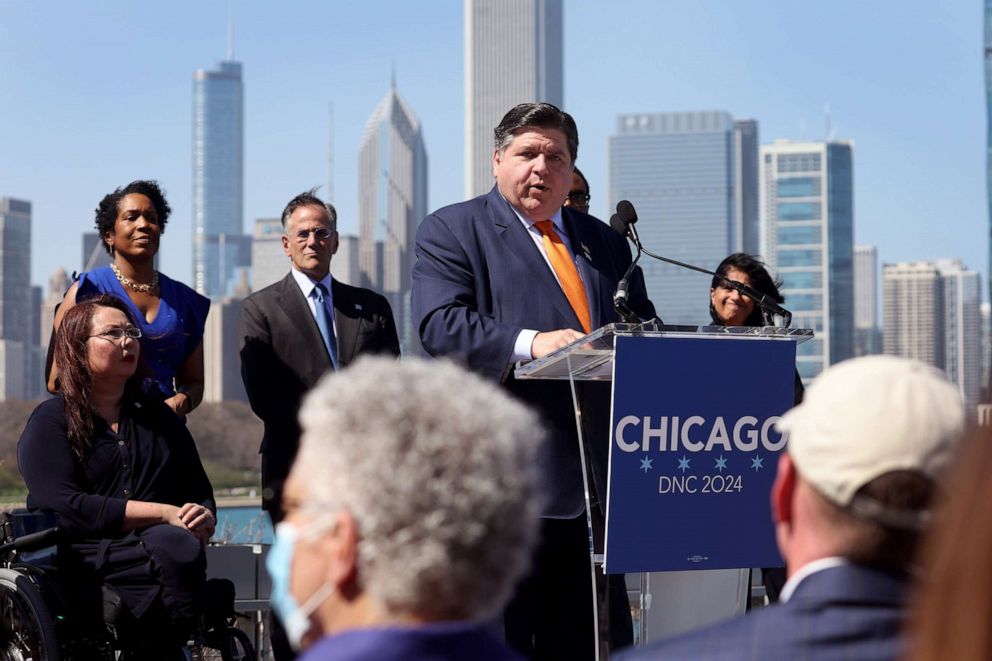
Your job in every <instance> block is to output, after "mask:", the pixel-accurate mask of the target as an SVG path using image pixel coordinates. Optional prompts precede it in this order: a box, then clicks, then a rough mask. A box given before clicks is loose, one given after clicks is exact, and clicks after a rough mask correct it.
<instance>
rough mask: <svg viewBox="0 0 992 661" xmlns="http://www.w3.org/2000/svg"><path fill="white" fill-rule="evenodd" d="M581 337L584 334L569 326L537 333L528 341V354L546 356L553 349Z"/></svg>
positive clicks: (537, 356) (535, 356)
mask: <svg viewBox="0 0 992 661" xmlns="http://www.w3.org/2000/svg"><path fill="white" fill-rule="evenodd" d="M581 337H585V334H584V333H580V332H579V331H577V330H572V329H571V328H563V329H561V330H555V331H547V332H546V333H538V334H537V335H535V336H534V341H533V342H531V343H530V355H531V356H532V357H534V358H541V357H542V356H547V355H548V354H549V353H551V352H552V351H554V350H555V349H561V348H562V347H563V346H566V345H568V344H571V343H572V342H575V341H576V340H578V339H579V338H581Z"/></svg>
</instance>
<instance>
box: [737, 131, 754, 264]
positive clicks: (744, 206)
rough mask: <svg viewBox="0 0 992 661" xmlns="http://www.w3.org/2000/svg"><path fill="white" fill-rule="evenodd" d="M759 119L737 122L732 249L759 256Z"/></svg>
mask: <svg viewBox="0 0 992 661" xmlns="http://www.w3.org/2000/svg"><path fill="white" fill-rule="evenodd" d="M760 144H761V143H760V141H759V138H758V122H757V120H754V119H740V120H737V121H735V122H734V154H735V158H734V202H735V206H736V208H735V209H734V223H735V225H736V226H735V228H734V231H733V237H734V245H733V252H746V253H748V254H749V255H756V254H758V251H759V250H761V235H760V224H759V222H758V181H759V179H760V173H759V169H758V148H759V146H760Z"/></svg>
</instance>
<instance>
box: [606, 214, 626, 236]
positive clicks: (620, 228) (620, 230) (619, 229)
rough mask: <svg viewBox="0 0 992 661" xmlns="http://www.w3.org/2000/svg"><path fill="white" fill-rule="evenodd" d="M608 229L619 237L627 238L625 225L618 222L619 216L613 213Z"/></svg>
mask: <svg viewBox="0 0 992 661" xmlns="http://www.w3.org/2000/svg"><path fill="white" fill-rule="evenodd" d="M610 227H612V228H613V231H614V232H616V233H617V234H619V235H620V236H627V224H626V223H625V222H623V221H622V220H620V214H617V213H615V214H613V215H612V216H610Z"/></svg>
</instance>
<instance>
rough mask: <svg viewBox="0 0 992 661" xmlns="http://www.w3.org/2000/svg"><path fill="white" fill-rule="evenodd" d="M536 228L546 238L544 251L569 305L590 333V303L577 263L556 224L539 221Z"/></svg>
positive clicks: (535, 224) (535, 225) (584, 328)
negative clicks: (556, 228)
mask: <svg viewBox="0 0 992 661" xmlns="http://www.w3.org/2000/svg"><path fill="white" fill-rule="evenodd" d="M534 227H536V228H537V229H538V230H539V231H540V232H541V236H542V237H543V238H544V251H545V252H546V253H547V254H548V261H550V262H551V268H553V269H554V270H555V275H557V276H558V282H560V283H561V288H562V289H563V290H564V292H565V298H567V299H568V303H569V304H570V305H571V306H572V309H573V310H574V311H575V316H577V317H578V318H579V323H581V324H582V330H584V331H585V332H586V333H588V332H589V330H590V325H589V301H588V299H586V288H585V286H584V285H583V284H582V278H580V277H579V271H578V269H576V268H575V262H573V261H572V255H570V254H569V252H568V248H566V247H565V244H564V243H562V241H561V237H560V236H558V232H556V231H555V228H554V223H552V222H551V221H550V220H539V221H537V222H536V223H534Z"/></svg>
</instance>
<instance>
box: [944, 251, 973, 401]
mask: <svg viewBox="0 0 992 661" xmlns="http://www.w3.org/2000/svg"><path fill="white" fill-rule="evenodd" d="M935 264H936V266H937V269H938V270H939V271H940V277H941V281H942V284H943V291H942V294H943V297H944V323H943V326H944V339H943V343H942V344H943V347H944V370H945V371H946V372H947V376H948V377H950V379H951V381H953V382H954V383H956V384H957V385H958V389H960V390H961V396H962V397H963V398H964V402H965V404H966V405H967V406H968V410H969V411H972V410H974V407H975V406H977V405H978V401H979V399H980V397H981V394H982V349H983V347H982V314H981V304H982V280H981V276H980V275H979V274H978V273H977V272H976V271H971V270H969V269H968V268H967V267H965V266H964V264H962V263H961V260H958V259H938V260H936V262H935Z"/></svg>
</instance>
